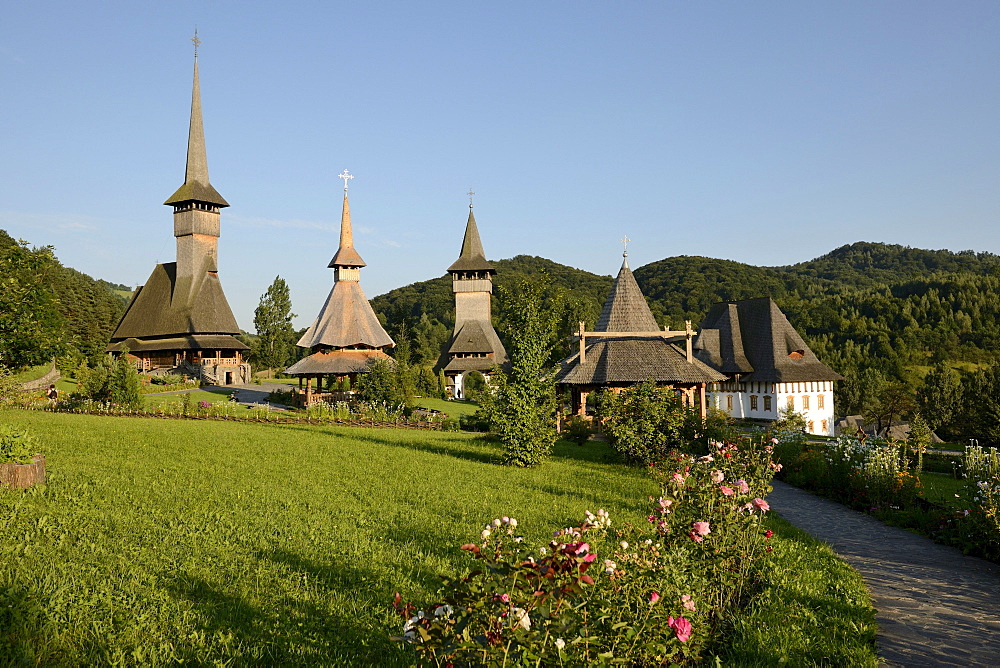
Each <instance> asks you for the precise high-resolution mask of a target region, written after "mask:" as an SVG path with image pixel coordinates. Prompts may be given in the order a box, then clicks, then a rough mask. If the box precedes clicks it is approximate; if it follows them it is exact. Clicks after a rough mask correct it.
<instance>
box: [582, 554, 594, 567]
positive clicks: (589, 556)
mask: <svg viewBox="0 0 1000 668" xmlns="http://www.w3.org/2000/svg"><path fill="white" fill-rule="evenodd" d="M594 559H597V555H596V554H594V553H593V552H591V553H590V554H588V555H587V556H586V557H584V558H583V561H584V562H585V563H588V564H589V563H590V562H592V561H593V560H594Z"/></svg>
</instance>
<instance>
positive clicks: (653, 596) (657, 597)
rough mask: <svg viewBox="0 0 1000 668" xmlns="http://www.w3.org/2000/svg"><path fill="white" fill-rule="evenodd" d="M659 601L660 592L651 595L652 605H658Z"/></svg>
mask: <svg viewBox="0 0 1000 668" xmlns="http://www.w3.org/2000/svg"><path fill="white" fill-rule="evenodd" d="M659 600H660V593H659V592H656V591H654V592H653V593H651V594H650V595H649V602H650V603H656V602H657V601H659Z"/></svg>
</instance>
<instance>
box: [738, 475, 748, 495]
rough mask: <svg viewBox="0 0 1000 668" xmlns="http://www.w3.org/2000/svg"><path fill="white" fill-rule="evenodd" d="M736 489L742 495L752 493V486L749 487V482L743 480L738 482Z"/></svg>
mask: <svg viewBox="0 0 1000 668" xmlns="http://www.w3.org/2000/svg"><path fill="white" fill-rule="evenodd" d="M736 489H738V490H739V492H740V494H749V493H750V485H748V484H747V481H746V480H744V479H743V478H740V479H739V480H737V481H736Z"/></svg>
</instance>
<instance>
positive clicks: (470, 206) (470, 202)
mask: <svg viewBox="0 0 1000 668" xmlns="http://www.w3.org/2000/svg"><path fill="white" fill-rule="evenodd" d="M465 194H466V195H468V196H469V208H470V209H471V208H472V196H473V195H475V194H476V193H474V192H472V188H469V192H467V193H465Z"/></svg>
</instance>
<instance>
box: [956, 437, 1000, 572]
mask: <svg viewBox="0 0 1000 668" xmlns="http://www.w3.org/2000/svg"><path fill="white" fill-rule="evenodd" d="M964 475H965V480H966V496H967V499H966V500H967V501H968V503H969V506H970V509H969V510H968V514H967V515H965V519H966V521H967V522H968V523H970V524H972V525H973V527H974V530H975V533H976V534H977V535H979V536H981V538H982V546H983V551H984V553H985V556H988V557H990V558H991V559H994V560H996V559H998V558H1000V450H997V449H996V448H981V447H979V446H973V445H970V446H969V447H968V448H966V450H965V467H964Z"/></svg>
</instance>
